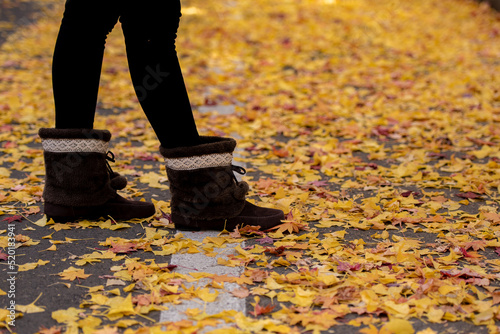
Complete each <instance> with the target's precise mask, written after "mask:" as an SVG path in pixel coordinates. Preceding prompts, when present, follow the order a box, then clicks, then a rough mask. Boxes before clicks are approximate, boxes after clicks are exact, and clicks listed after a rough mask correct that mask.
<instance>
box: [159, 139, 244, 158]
mask: <svg viewBox="0 0 500 334" xmlns="http://www.w3.org/2000/svg"><path fill="white" fill-rule="evenodd" d="M200 140H201V144H200V145H196V146H188V147H176V148H164V147H163V146H160V153H161V154H162V155H163V156H164V157H165V158H167V159H176V158H188V157H194V156H201V155H211V154H220V153H233V151H234V148H235V147H236V141H235V140H234V139H232V138H225V137H204V136H201V137H200Z"/></svg>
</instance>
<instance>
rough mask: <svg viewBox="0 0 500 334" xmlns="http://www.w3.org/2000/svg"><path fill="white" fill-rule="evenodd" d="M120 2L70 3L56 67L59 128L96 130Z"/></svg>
mask: <svg viewBox="0 0 500 334" xmlns="http://www.w3.org/2000/svg"><path fill="white" fill-rule="evenodd" d="M120 1H121V0H105V1H102V0H67V1H66V8H65V12H64V17H63V19H62V22H61V27H60V30H59V35H58V37H57V41H56V46H55V49H54V58H53V64H52V84H53V90H54V102H55V109H56V128H58V129H78V128H79V129H92V128H93V124H94V114H95V109H96V103H97V94H98V91H99V80H100V75H101V68H102V59H103V54H104V45H105V42H106V37H107V35H108V33H109V32H110V31H111V30H112V29H113V27H114V26H115V24H116V22H117V21H118V17H119V4H120Z"/></svg>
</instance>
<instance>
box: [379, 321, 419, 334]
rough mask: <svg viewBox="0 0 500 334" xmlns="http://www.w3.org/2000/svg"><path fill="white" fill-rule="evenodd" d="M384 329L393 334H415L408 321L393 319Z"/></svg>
mask: <svg viewBox="0 0 500 334" xmlns="http://www.w3.org/2000/svg"><path fill="white" fill-rule="evenodd" d="M382 329H386V330H388V331H390V332H391V333H393V334H413V333H415V330H414V329H413V326H412V325H411V323H410V322H409V321H408V320H403V319H391V320H390V321H389V322H388V323H386V324H385V325H384V326H383V327H382Z"/></svg>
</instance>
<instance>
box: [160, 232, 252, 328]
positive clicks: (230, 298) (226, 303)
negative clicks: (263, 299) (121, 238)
mask: <svg viewBox="0 0 500 334" xmlns="http://www.w3.org/2000/svg"><path fill="white" fill-rule="evenodd" d="M183 234H184V237H186V238H188V239H191V240H195V241H199V242H202V241H203V239H205V238H206V237H217V235H218V234H219V232H215V231H203V232H183ZM237 245H238V244H227V245H226V246H227V247H226V248H214V251H215V252H217V253H218V254H217V256H216V257H209V256H206V255H205V254H203V253H196V254H174V255H172V259H171V261H170V264H173V265H179V267H177V268H176V269H175V271H176V272H178V273H180V274H189V273H191V272H193V271H194V269H196V270H197V272H205V273H210V274H217V275H227V276H235V277H239V276H240V275H241V274H242V273H243V270H244V268H242V267H226V266H221V265H218V264H217V259H218V258H220V257H222V258H226V257H227V255H229V254H234V253H235V251H234V247H235V246H237ZM240 245H241V246H242V247H244V246H243V245H242V244H240ZM208 282H209V280H200V281H199V282H197V283H193V284H195V285H198V286H201V287H204V286H205V285H206V284H207V283H208ZM186 286H187V287H189V285H186ZM237 288H239V285H238V284H235V283H224V290H225V291H223V290H218V292H219V295H218V296H217V299H216V300H215V301H214V302H212V303H209V304H207V305H206V308H205V305H204V302H203V301H201V300H199V299H198V300H187V301H183V302H182V304H179V305H170V304H168V305H165V306H167V307H169V309H168V310H167V311H162V312H161V315H160V322H164V321H180V320H184V319H187V318H188V317H187V316H186V314H185V313H184V312H186V310H187V309H192V308H198V309H200V310H203V309H205V312H206V313H207V314H217V313H220V312H222V311H224V310H235V311H239V312H243V313H245V311H246V304H245V299H241V298H238V297H235V296H234V295H233V294H231V293H230V292H229V291H232V290H235V289H237ZM211 290H212V289H211ZM211 292H213V291H211ZM223 326H224V325H223V324H222V325H221V326H220V327H223ZM212 329H213V328H212Z"/></svg>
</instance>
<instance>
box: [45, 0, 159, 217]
mask: <svg viewBox="0 0 500 334" xmlns="http://www.w3.org/2000/svg"><path fill="white" fill-rule="evenodd" d="M120 1H121V0H105V1H102V0H67V2H66V11H65V13H64V18H63V20H62V23H61V29H60V32H59V36H58V38H57V42H56V47H55V51H54V62H53V89H54V99H55V105H56V128H55V129H54V128H42V129H40V131H39V135H40V138H41V139H42V146H43V149H44V160H45V186H44V192H43V199H44V213H45V214H46V215H47V217H48V218H52V219H54V220H56V221H60V222H66V221H72V220H74V219H78V218H86V219H89V218H98V217H108V216H111V217H113V218H114V219H120V220H121V219H123V220H128V219H133V218H146V217H149V216H152V215H154V214H155V207H154V205H153V204H152V203H146V202H141V201H132V200H127V199H125V198H123V197H121V196H120V195H118V193H117V190H121V189H123V188H125V186H126V185H127V179H126V178H125V177H123V176H120V175H119V174H118V173H115V172H113V171H112V169H111V166H110V165H109V163H108V160H109V161H114V155H113V154H110V152H108V144H109V141H110V139H111V133H110V132H109V131H107V130H93V129H92V128H93V123H94V114H95V108H96V102H97V93H98V90H99V79H100V74H101V67H102V59H103V53H104V44H105V41H106V36H107V34H108V33H109V32H110V31H111V30H112V29H113V26H114V25H115V23H116V21H117V20H118V16H119V7H118V6H119V4H120Z"/></svg>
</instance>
